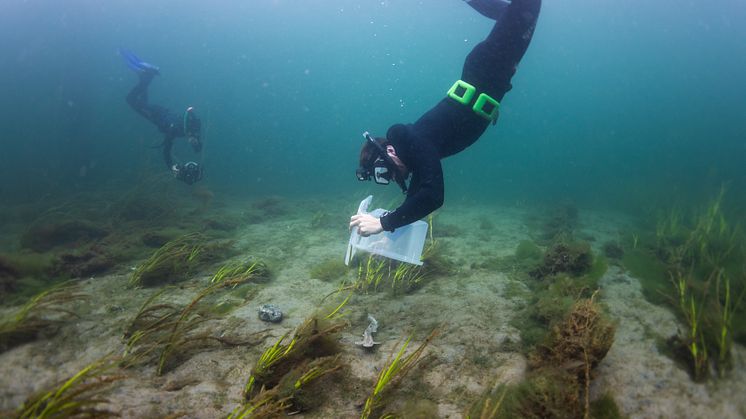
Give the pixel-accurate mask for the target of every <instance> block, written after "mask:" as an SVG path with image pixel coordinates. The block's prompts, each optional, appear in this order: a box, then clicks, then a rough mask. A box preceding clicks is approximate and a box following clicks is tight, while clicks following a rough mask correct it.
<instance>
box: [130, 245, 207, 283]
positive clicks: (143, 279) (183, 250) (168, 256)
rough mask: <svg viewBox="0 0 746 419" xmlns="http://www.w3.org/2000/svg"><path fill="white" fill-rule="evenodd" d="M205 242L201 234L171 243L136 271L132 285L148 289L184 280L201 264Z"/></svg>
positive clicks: (160, 249) (157, 251) (156, 252)
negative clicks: (187, 274)
mask: <svg viewBox="0 0 746 419" xmlns="http://www.w3.org/2000/svg"><path fill="white" fill-rule="evenodd" d="M203 242H204V237H203V236H202V235H201V234H199V233H192V234H187V235H185V236H182V237H179V238H177V239H174V240H171V241H169V242H168V243H166V244H164V245H163V246H161V247H160V248H159V249H158V250H156V251H155V252H154V253H153V254H152V255H151V256H150V257H149V258H148V260H146V261H145V262H144V263H143V264H142V265H140V266H139V267H138V268H137V269H136V270H135V272H134V273H133V274H132V277H131V278H130V285H133V286H135V287H143V286H145V287H147V286H153V285H157V284H161V283H165V282H173V281H177V280H180V279H183V278H182V277H183V276H184V275H185V274H186V273H188V272H189V271H190V270H191V269H192V268H193V267H194V266H195V265H196V264H197V262H199V259H200V256H201V254H202V252H203V251H204V246H203V244H202V243H203Z"/></svg>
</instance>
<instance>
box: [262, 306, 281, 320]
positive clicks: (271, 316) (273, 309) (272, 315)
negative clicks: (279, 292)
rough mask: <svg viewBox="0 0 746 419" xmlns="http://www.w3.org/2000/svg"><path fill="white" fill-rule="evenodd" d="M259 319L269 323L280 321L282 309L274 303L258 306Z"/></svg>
mask: <svg viewBox="0 0 746 419" xmlns="http://www.w3.org/2000/svg"><path fill="white" fill-rule="evenodd" d="M259 319H260V320H262V321H265V322H270V323H279V322H281V321H282V311H281V310H280V308H279V307H277V306H276V305H274V304H264V305H263V306H261V307H259Z"/></svg>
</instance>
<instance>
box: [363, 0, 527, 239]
mask: <svg viewBox="0 0 746 419" xmlns="http://www.w3.org/2000/svg"><path fill="white" fill-rule="evenodd" d="M468 4H469V5H470V6H472V7H473V8H474V9H476V10H477V11H478V12H479V13H481V14H483V15H485V16H487V17H489V18H491V19H494V20H495V21H496V23H495V26H494V27H493V28H492V31H491V32H490V34H489V35H488V36H487V39H485V40H484V41H482V42H480V43H479V44H477V45H476V46H475V47H474V49H473V50H472V51H471V52H470V53H469V55H468V56H467V57H466V61H465V62H464V68H463V71H462V74H461V80H458V81H457V82H456V83H454V85H453V86H452V87H451V89H450V90H449V91H448V94H447V96H446V97H445V98H444V99H443V100H441V101H440V102H439V103H438V104H437V105H435V107H433V108H432V109H430V110H429V111H428V112H426V113H425V114H424V115H422V117H420V119H419V120H417V121H416V122H415V123H414V124H407V125H403V124H396V125H393V126H392V127H390V128H389V130H388V132H387V133H386V137H385V138H373V137H371V136H370V135H369V134H368V133H367V132H366V133H365V134H363V135H364V137H365V142H364V143H363V147H362V150H361V151H360V167H359V168H358V169H357V178H358V179H359V180H371V179H373V180H375V182H376V183H379V184H388V183H389V182H390V181H394V182H396V183H397V184H398V185H399V186H400V187H401V188H402V190H403V191H404V192H405V193H406V194H407V197H406V199H405V200H404V202H403V203H402V204H401V205H400V206H399V207H398V208H397V209H395V210H394V211H391V212H389V213H388V214H386V215H384V216H382V217H381V218H376V217H374V216H372V215H370V214H360V215H354V216H352V218H351V219H350V228H353V227H357V228H358V232H359V233H360V234H361V235H363V236H368V235H371V234H377V233H380V232H381V231H383V230H386V231H394V229H396V228H399V227H402V226H405V225H407V224H410V223H412V222H414V221H417V220H419V219H421V218H423V217H425V216H426V215H428V214H430V213H431V212H433V211H435V210H436V209H438V208H439V207H440V206H441V205H443V196H444V186H443V170H442V167H441V164H440V160H441V159H442V158H445V157H448V156H451V155H453V154H456V153H458V152H460V151H461V150H463V149H465V148H466V147H468V146H470V145H472V144H474V142H475V141H477V139H479V137H480V136H481V135H482V133H484V131H485V130H486V129H487V127H488V126H489V125H490V124H491V123H492V124H494V123H495V122H496V121H497V116H498V108H499V106H500V101H501V100H502V99H503V96H504V95H505V93H507V92H508V91H509V90H510V89H511V87H512V86H511V84H510V79H511V78H512V77H513V75H514V74H515V71H516V67H517V66H518V63H519V62H520V60H521V58H522V57H523V55H524V53H525V52H526V49H527V48H528V45H529V43H530V42H531V37H532V36H533V33H534V28H535V27H536V20H537V19H538V17H539V11H540V9H541V0H513V1H512V2H510V3H508V2H505V1H502V0H471V1H468ZM410 176H411V179H410V181H409V185H408V186H407V179H408V178H409V177H410Z"/></svg>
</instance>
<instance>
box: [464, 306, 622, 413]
mask: <svg viewBox="0 0 746 419" xmlns="http://www.w3.org/2000/svg"><path fill="white" fill-rule="evenodd" d="M595 295H596V294H595V293H594V295H593V296H591V297H590V298H585V299H580V300H577V301H576V302H575V303H574V304H573V306H572V308H571V309H570V311H569V312H568V313H567V314H566V315H565V317H564V318H563V319H562V321H560V322H557V323H554V324H553V325H552V328H551V331H550V333H549V335H547V336H546V337H545V340H544V341H543V343H542V344H540V345H537V346H536V348H535V349H534V350H533V351H532V352H531V353H530V354H529V372H528V374H527V377H526V379H525V380H524V381H522V382H520V383H517V384H511V385H500V386H493V387H492V388H490V389H488V391H486V392H485V393H484V394H483V395H482V397H481V398H480V399H479V400H478V401H477V402H476V403H474V404H473V405H472V406H471V408H470V409H469V411H468V412H467V414H466V417H468V418H471V419H474V418H480V419H487V418H516V417H520V418H550V417H551V418H581V417H582V418H588V417H600V416H602V415H604V414H605V413H602V412H601V411H604V412H605V411H611V412H617V413H618V409H617V407H616V404H615V403H614V401H613V399H611V398H610V397H608V396H607V397H605V398H603V399H602V400H600V401H598V403H592V402H591V400H590V382H591V380H592V379H593V369H594V368H595V367H596V366H597V365H598V364H599V363H600V362H601V360H602V359H603V358H604V357H605V356H606V353H607V352H608V351H609V349H610V348H611V345H612V344H613V342H614V325H613V324H612V323H611V321H610V320H608V318H606V316H605V315H604V314H603V311H602V309H601V307H600V306H599V304H598V303H596V302H595ZM617 416H618V415H617ZM617 416H614V415H613V414H612V415H610V416H609V415H607V416H606V417H617Z"/></svg>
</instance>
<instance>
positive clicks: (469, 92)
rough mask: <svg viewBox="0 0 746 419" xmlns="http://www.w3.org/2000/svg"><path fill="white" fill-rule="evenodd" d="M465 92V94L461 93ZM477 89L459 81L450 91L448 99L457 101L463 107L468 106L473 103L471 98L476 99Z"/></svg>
mask: <svg viewBox="0 0 746 419" xmlns="http://www.w3.org/2000/svg"><path fill="white" fill-rule="evenodd" d="M460 91H463V93H460ZM476 91H477V89H476V88H475V87H474V86H472V85H470V84H469V83H467V82H465V81H463V80H459V81H457V82H456V83H453V86H451V88H450V89H449V90H448V97H450V98H451V99H453V100H455V101H456V102H458V103H460V104H462V105H468V104H469V103H471V98H473V97H474V93H475V92H476Z"/></svg>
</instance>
